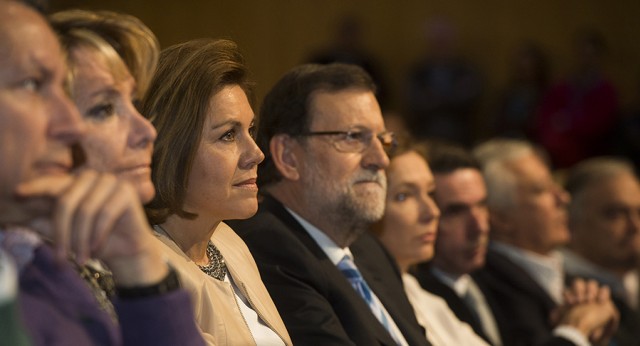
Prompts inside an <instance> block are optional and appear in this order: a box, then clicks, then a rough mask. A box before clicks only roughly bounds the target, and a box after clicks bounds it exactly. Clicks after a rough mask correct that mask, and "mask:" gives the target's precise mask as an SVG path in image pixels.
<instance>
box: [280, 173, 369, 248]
mask: <svg viewBox="0 0 640 346" xmlns="http://www.w3.org/2000/svg"><path fill="white" fill-rule="evenodd" d="M289 187H290V186H285V185H280V186H277V187H274V188H273V189H271V190H269V193H270V195H271V196H272V197H273V198H275V199H277V200H278V201H279V202H280V203H282V204H283V205H284V206H286V207H287V208H289V209H291V210H292V211H293V212H295V213H296V214H298V215H299V216H300V217H302V218H303V219H305V220H307V221H308V222H309V223H311V224H312V225H314V226H315V227H316V228H318V229H319V230H321V231H322V232H323V233H325V234H326V235H327V237H329V238H330V239H331V240H332V241H333V242H334V243H336V245H338V246H340V247H342V248H345V247H348V246H350V245H351V244H352V243H353V242H354V241H355V240H356V239H358V237H359V236H360V235H361V234H362V233H364V232H365V231H366V230H367V228H368V227H369V225H368V224H367V225H362V224H357V223H354V222H353V219H351V220H337V219H336V217H335V213H332V212H324V211H321V210H318V209H317V207H315V206H309V205H307V203H306V201H305V200H304V199H303V198H300V196H302V193H300V192H298V191H297V190H295V189H292V188H289Z"/></svg>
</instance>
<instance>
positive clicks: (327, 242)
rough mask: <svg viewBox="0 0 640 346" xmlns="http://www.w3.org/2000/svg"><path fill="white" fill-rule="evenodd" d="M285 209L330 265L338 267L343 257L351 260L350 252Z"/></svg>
mask: <svg viewBox="0 0 640 346" xmlns="http://www.w3.org/2000/svg"><path fill="white" fill-rule="evenodd" d="M285 209H286V210H287V211H288V212H289V213H290V214H291V215H292V216H293V218H294V219H296V220H297V221H298V222H299V223H300V224H301V225H302V228H304V230H305V231H307V233H309V235H310V236H311V238H313V240H315V242H316V243H317V244H318V246H320V248H321V249H322V251H324V253H325V254H326V255H327V257H329V260H331V263H333V264H334V265H336V266H337V265H338V263H339V262H340V261H341V260H342V258H344V256H345V255H348V256H350V257H351V258H352V259H353V255H352V254H351V250H349V248H348V247H345V248H341V247H339V246H338V245H337V244H336V243H335V242H334V241H333V240H331V238H329V237H328V236H327V235H326V234H325V233H324V232H322V231H321V230H320V229H319V228H318V227H316V226H314V225H312V224H311V223H310V222H309V221H307V220H305V219H304V218H302V216H300V215H298V214H296V213H295V212H294V211H293V210H291V209H289V208H287V207H285Z"/></svg>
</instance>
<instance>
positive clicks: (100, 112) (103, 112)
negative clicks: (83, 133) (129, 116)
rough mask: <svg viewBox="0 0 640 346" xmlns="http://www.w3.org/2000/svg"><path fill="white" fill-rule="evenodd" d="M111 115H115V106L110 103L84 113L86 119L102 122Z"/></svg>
mask: <svg viewBox="0 0 640 346" xmlns="http://www.w3.org/2000/svg"><path fill="white" fill-rule="evenodd" d="M113 114H115V106H114V105H113V104H112V103H104V104H99V105H97V106H95V107H93V108H90V109H89V110H88V111H87V113H86V117H88V118H91V119H96V120H102V119H105V118H108V117H110V116H112V115H113Z"/></svg>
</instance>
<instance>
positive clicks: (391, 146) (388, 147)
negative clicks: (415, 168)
mask: <svg viewBox="0 0 640 346" xmlns="http://www.w3.org/2000/svg"><path fill="white" fill-rule="evenodd" d="M353 134H359V135H361V136H363V139H362V140H360V139H358V140H357V141H359V142H360V143H362V144H364V145H363V146H362V149H360V150H344V149H341V148H340V147H339V146H340V145H339V144H338V142H340V141H344V140H346V139H347V138H348V136H350V135H353ZM388 135H390V136H391V142H388V143H385V139H384V137H385V136H388ZM296 136H299V137H316V136H342V138H340V139H338V140H333V141H331V144H332V145H333V147H334V148H335V149H336V150H337V151H339V152H341V153H362V152H364V151H365V150H367V148H369V147H370V146H371V143H372V141H373V138H374V137H376V138H378V140H379V141H380V144H382V148H383V149H384V151H385V153H387V155H390V154H392V153H393V152H394V150H395V149H396V148H397V147H398V139H397V138H396V134H395V133H394V132H393V131H383V132H381V133H378V134H374V132H373V131H371V130H369V129H359V128H354V129H350V130H347V131H309V132H302V133H299V134H296Z"/></svg>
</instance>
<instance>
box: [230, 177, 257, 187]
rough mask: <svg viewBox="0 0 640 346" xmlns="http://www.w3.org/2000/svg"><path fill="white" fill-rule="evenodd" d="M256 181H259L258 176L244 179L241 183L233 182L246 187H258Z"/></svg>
mask: <svg viewBox="0 0 640 346" xmlns="http://www.w3.org/2000/svg"><path fill="white" fill-rule="evenodd" d="M256 181H257V179H256V178H250V179H247V180H243V181H241V182H239V183H236V184H233V186H237V187H245V188H257V187H258V185H257V184H256Z"/></svg>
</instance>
